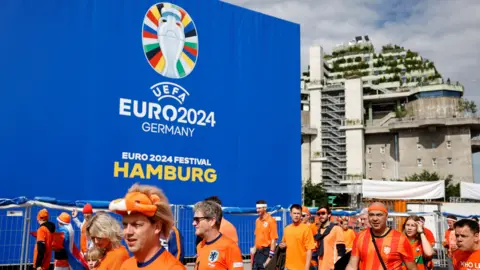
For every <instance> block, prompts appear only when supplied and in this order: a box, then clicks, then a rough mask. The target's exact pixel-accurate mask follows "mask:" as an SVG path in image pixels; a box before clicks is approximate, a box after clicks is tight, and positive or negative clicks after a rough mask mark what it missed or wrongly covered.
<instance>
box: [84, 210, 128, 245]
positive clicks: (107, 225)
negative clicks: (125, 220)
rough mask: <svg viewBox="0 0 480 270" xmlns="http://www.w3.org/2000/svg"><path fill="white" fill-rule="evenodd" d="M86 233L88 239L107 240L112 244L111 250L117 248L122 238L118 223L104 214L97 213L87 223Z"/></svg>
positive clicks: (121, 230)
mask: <svg viewBox="0 0 480 270" xmlns="http://www.w3.org/2000/svg"><path fill="white" fill-rule="evenodd" d="M86 233H87V237H88V238H92V237H101V238H108V239H109V240H110V242H111V243H112V248H116V247H119V246H120V245H121V241H122V237H123V229H122V227H121V225H120V223H119V222H118V221H117V220H116V219H115V218H114V217H112V216H111V215H109V214H107V213H106V212H97V214H96V215H95V216H93V217H92V218H91V219H90V220H89V221H88V222H87V227H86Z"/></svg>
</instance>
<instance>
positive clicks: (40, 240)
mask: <svg viewBox="0 0 480 270" xmlns="http://www.w3.org/2000/svg"><path fill="white" fill-rule="evenodd" d="M45 229H46V228H45V227H40V228H39V229H38V231H37V260H36V261H35V262H34V263H35V265H34V266H35V268H38V267H42V263H43V258H44V257H45V252H46V250H47V248H46V246H45V240H46V237H47V236H46V232H45Z"/></svg>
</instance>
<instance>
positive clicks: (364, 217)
mask: <svg viewBox="0 0 480 270" xmlns="http://www.w3.org/2000/svg"><path fill="white" fill-rule="evenodd" d="M358 221H359V222H360V227H362V228H370V223H368V208H364V209H363V210H362V211H361V212H360V215H359V216H358Z"/></svg>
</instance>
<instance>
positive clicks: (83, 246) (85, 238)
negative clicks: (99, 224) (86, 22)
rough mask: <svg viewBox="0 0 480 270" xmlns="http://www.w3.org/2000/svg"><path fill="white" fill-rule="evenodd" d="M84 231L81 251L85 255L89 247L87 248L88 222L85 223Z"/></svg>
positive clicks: (81, 238)
mask: <svg viewBox="0 0 480 270" xmlns="http://www.w3.org/2000/svg"><path fill="white" fill-rule="evenodd" d="M81 229H82V231H81V234H80V251H82V253H83V254H85V253H87V250H88V247H87V222H83V224H82V228H81Z"/></svg>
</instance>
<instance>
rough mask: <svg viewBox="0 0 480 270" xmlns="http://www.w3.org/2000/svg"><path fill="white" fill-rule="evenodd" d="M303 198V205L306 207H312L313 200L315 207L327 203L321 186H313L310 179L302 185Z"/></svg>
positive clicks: (325, 194) (326, 197)
mask: <svg viewBox="0 0 480 270" xmlns="http://www.w3.org/2000/svg"><path fill="white" fill-rule="evenodd" d="M303 196H304V203H303V204H304V205H307V206H312V204H313V203H312V202H313V200H315V205H317V206H318V205H321V204H326V203H327V202H328V196H327V193H326V192H325V189H324V188H323V186H322V184H315V185H314V184H312V180H310V179H308V180H307V181H306V182H305V183H304V184H303Z"/></svg>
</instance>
